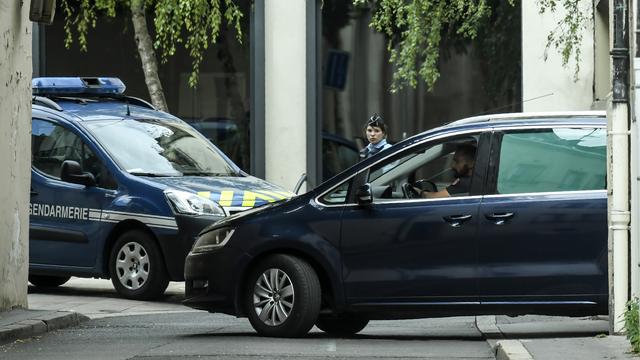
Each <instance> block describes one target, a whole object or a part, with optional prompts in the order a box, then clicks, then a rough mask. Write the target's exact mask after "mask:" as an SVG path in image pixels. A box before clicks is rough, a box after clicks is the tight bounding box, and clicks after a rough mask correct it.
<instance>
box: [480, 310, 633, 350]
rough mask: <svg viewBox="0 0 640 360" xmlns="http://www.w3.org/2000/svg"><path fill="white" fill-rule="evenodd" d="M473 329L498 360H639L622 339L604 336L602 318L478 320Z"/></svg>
mask: <svg viewBox="0 0 640 360" xmlns="http://www.w3.org/2000/svg"><path fill="white" fill-rule="evenodd" d="M476 325H477V327H478V329H479V330H480V332H482V333H483V334H484V336H485V338H486V339H487V342H489V344H490V345H492V346H493V348H494V350H495V351H496V359H498V360H527V359H541V360H542V359H544V360H548V359H558V360H560V359H562V360H568V359H581V360H582V359H635V360H638V359H640V357H638V356H637V355H634V354H633V353H631V345H630V344H629V341H628V340H627V339H626V338H625V337H624V336H618V335H612V336H609V335H607V333H608V331H609V320H608V318H607V317H606V316H599V317H587V318H567V317H557V316H537V315H527V316H518V317H514V318H511V317H507V316H479V317H477V319H476Z"/></svg>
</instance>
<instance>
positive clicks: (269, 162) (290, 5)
mask: <svg viewBox="0 0 640 360" xmlns="http://www.w3.org/2000/svg"><path fill="white" fill-rule="evenodd" d="M264 27H265V178H266V180H268V181H270V182H273V183H275V184H278V185H280V186H282V187H284V188H285V189H287V190H292V189H293V187H294V186H295V185H296V182H297V181H298V178H299V177H300V175H301V174H302V173H305V172H306V171H307V146H306V143H307V141H306V139H307V104H306V79H307V75H306V42H305V38H306V30H305V29H306V1H305V0H268V1H265V26H264ZM302 192H304V189H302V190H301V193H302Z"/></svg>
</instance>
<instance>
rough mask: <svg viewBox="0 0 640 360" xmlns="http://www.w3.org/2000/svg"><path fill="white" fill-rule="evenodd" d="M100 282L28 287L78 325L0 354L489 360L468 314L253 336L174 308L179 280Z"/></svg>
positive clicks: (242, 327) (232, 322)
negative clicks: (141, 298)
mask: <svg viewBox="0 0 640 360" xmlns="http://www.w3.org/2000/svg"><path fill="white" fill-rule="evenodd" d="M109 285H110V284H109V283H108V282H106V281H100V280H81V279H72V281H71V282H69V283H68V284H66V285H65V286H62V287H60V288H58V289H50V290H46V291H45V290H39V289H36V288H30V294H29V303H30V307H31V308H38V309H56V310H73V311H78V312H81V313H83V314H85V315H87V316H89V317H90V318H91V320H90V321H87V322H84V323H82V324H81V325H79V326H76V327H73V328H67V329H63V330H58V331H54V332H51V333H48V334H46V335H43V336H41V337H36V338H31V339H27V340H21V341H16V342H14V343H11V344H7V345H4V346H1V347H0V359H3V360H4V359H47V360H49V359H65V360H72V359H90V360H95V359H192V358H194V359H195V358H204V359H207V358H210V359H326V358H331V359H416V358H422V359H425V358H426V359H494V358H495V357H494V355H493V353H492V351H491V347H490V345H489V344H488V343H487V342H486V341H484V340H483V339H482V338H481V334H480V332H479V331H478V329H477V327H476V325H475V319H474V317H455V318H444V319H425V320H402V321H372V322H371V323H370V324H369V326H367V328H366V329H365V330H364V331H363V332H361V333H360V334H359V335H357V336H356V337H353V338H348V339H341V338H333V337H329V336H327V335H325V334H324V333H323V332H321V331H319V330H317V329H315V328H314V329H313V330H312V331H311V332H310V334H309V335H308V336H307V337H305V338H302V339H274V338H264V337H259V336H257V335H256V333H255V332H254V331H253V329H252V328H251V326H250V325H249V322H248V321H247V320H246V319H236V318H234V317H231V316H226V315H221V314H209V313H206V312H200V311H194V310H191V309H188V308H186V307H183V306H182V305H180V300H181V291H182V289H181V286H182V284H180V283H175V284H172V285H171V287H170V289H169V291H168V293H167V296H165V298H163V299H162V300H161V301H156V302H138V301H130V300H124V299H120V298H118V297H117V295H116V294H115V292H113V290H112V289H111V288H110V286H109Z"/></svg>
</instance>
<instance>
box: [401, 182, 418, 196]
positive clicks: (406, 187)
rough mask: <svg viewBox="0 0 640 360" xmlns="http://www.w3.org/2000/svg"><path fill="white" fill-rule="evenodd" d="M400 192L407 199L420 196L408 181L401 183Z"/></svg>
mask: <svg viewBox="0 0 640 360" xmlns="http://www.w3.org/2000/svg"><path fill="white" fill-rule="evenodd" d="M402 193H403V194H404V197H405V198H407V199H416V198H419V197H420V194H419V193H418V192H417V191H416V189H415V188H414V187H413V185H411V184H410V183H404V184H402Z"/></svg>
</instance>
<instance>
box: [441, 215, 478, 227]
mask: <svg viewBox="0 0 640 360" xmlns="http://www.w3.org/2000/svg"><path fill="white" fill-rule="evenodd" d="M442 218H443V219H444V221H446V222H448V223H449V225H451V227H459V226H460V225H462V223H463V222H465V221H468V220H470V219H471V215H449V216H443V217H442Z"/></svg>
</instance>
